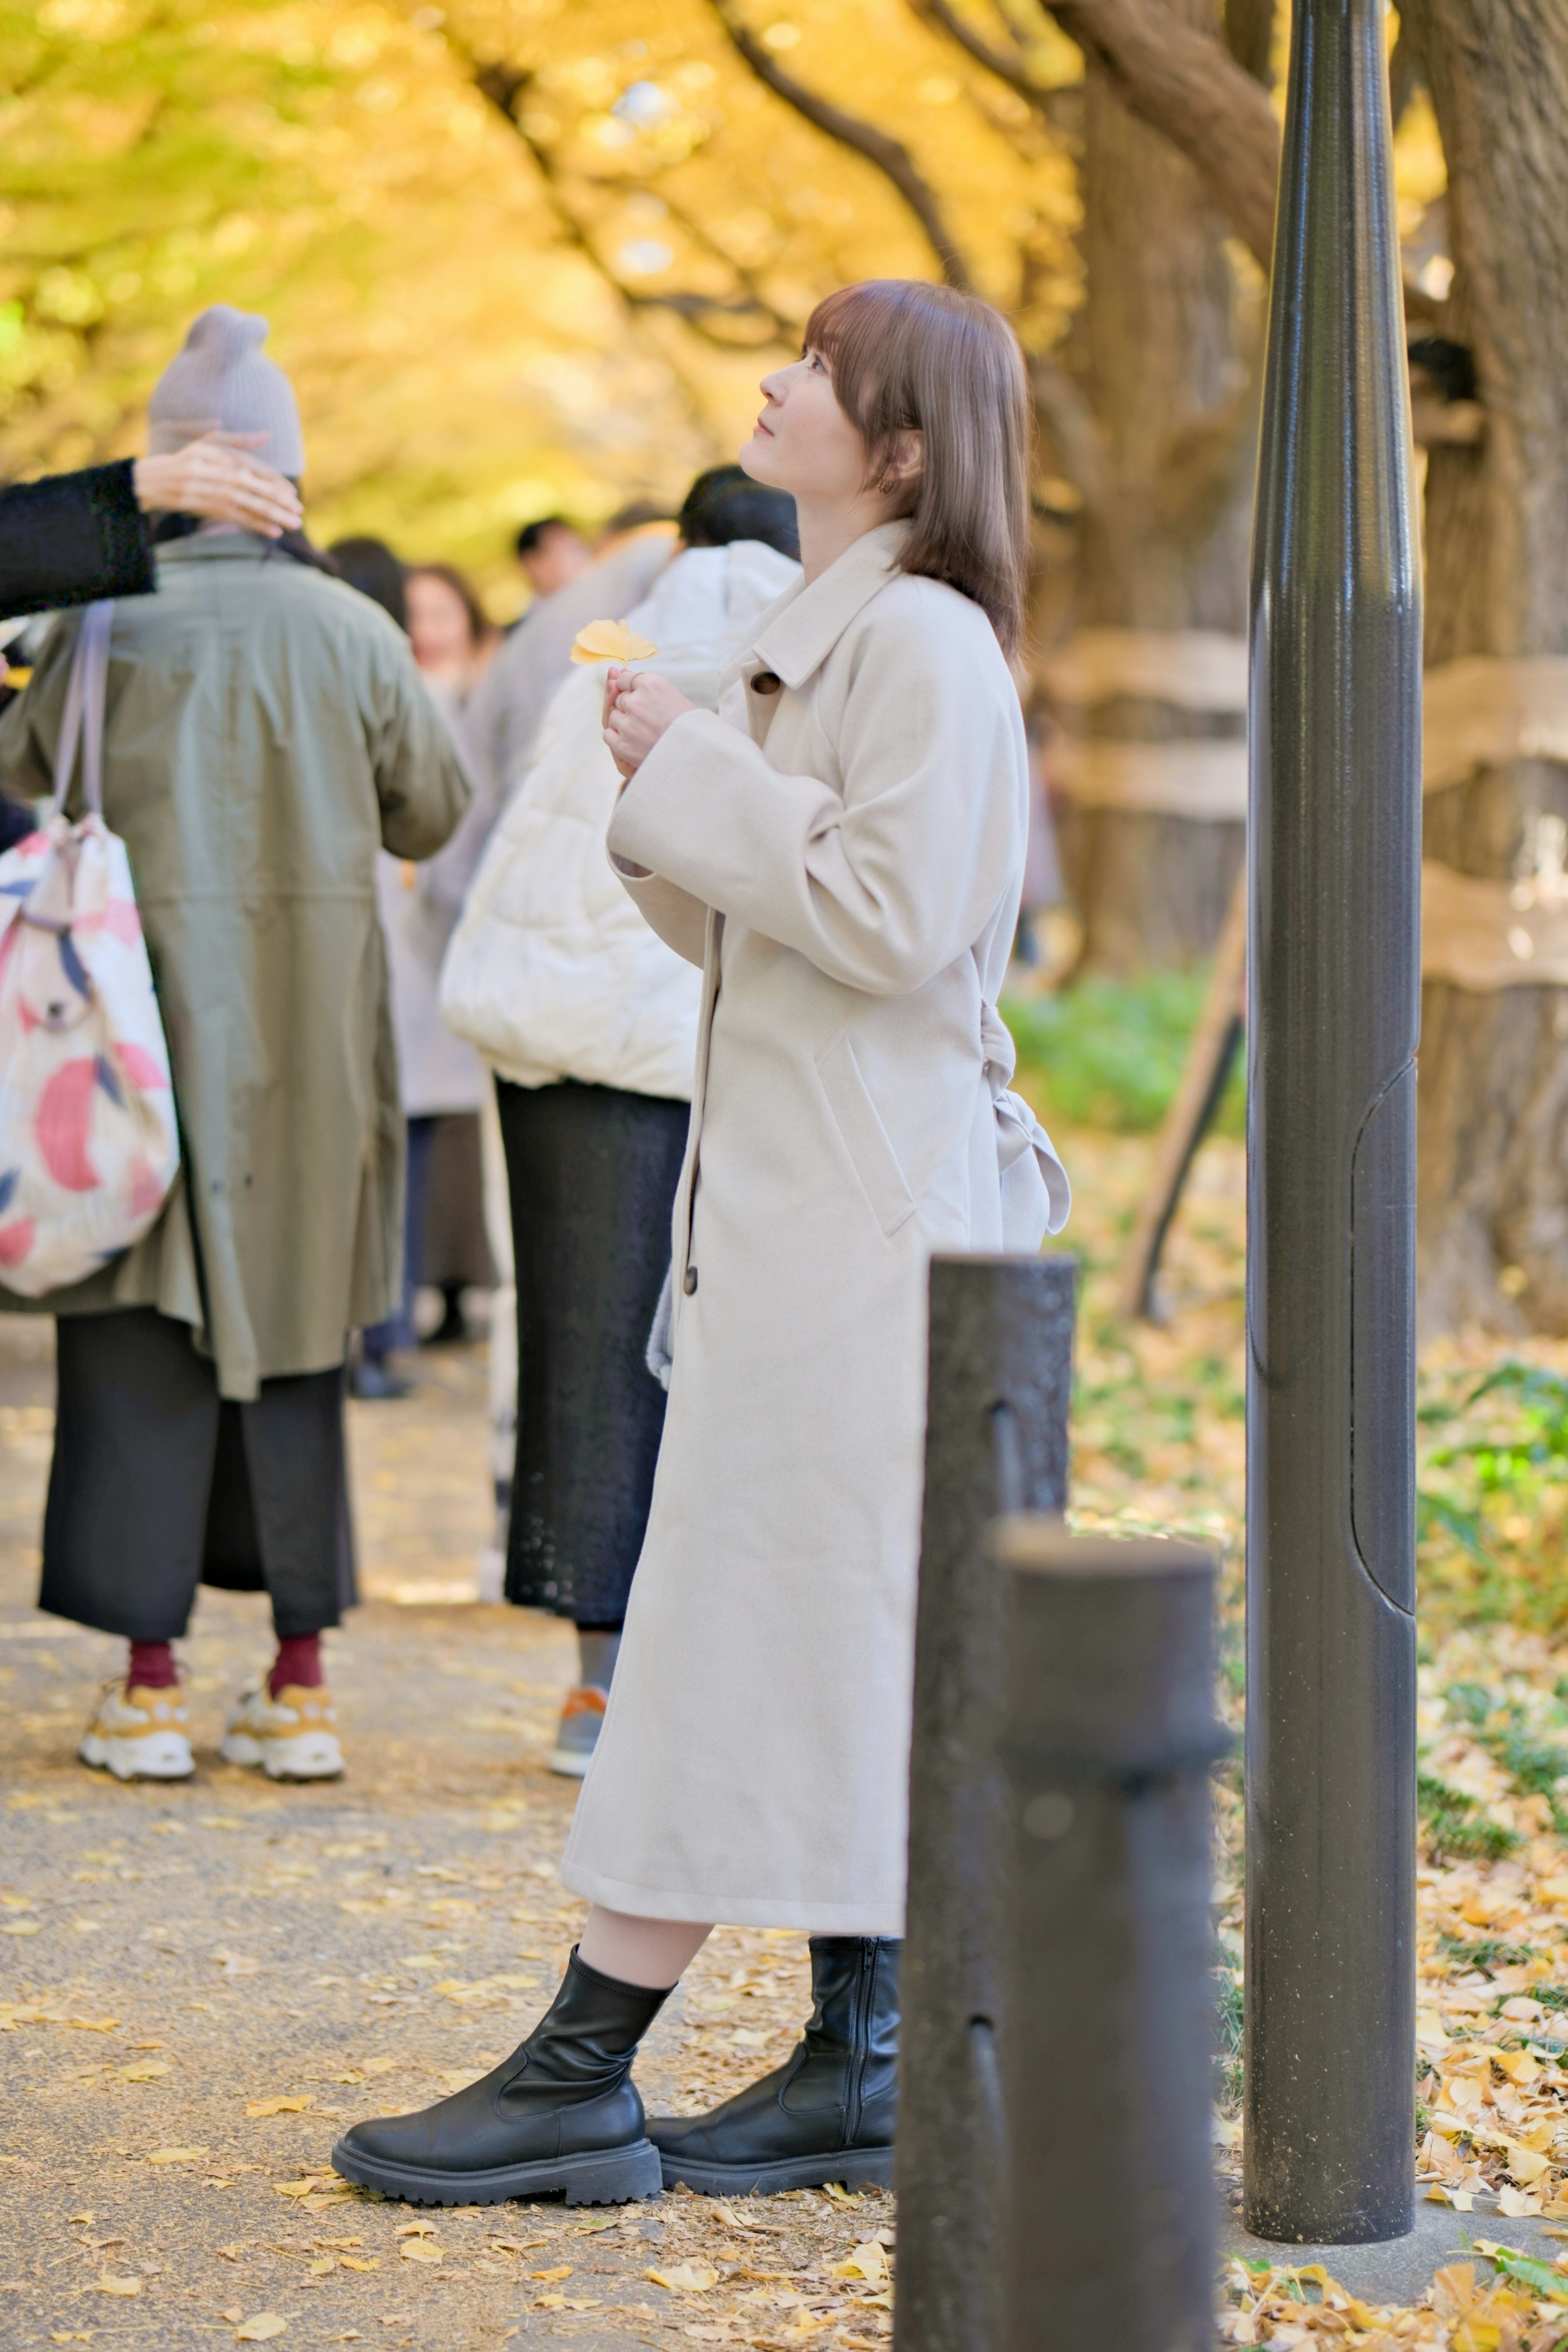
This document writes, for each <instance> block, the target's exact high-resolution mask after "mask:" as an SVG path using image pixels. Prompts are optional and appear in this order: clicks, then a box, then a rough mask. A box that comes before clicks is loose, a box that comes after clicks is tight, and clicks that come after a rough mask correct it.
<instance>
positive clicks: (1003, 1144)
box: [980, 999, 1072, 1249]
mask: <svg viewBox="0 0 1568 2352" xmlns="http://www.w3.org/2000/svg"><path fill="white" fill-rule="evenodd" d="M980 1053H981V1055H982V1057H983V1061H984V1066H985V1077H986V1084H987V1085H988V1087H990V1090H991V1103H992V1106H993V1108H994V1109H995V1111H996V1115H997V1167H998V1171H999V1173H1000V1176H1001V1181H1002V1240H1003V1244H1004V1246H1005V1247H1007V1248H1009V1249H1038V1248H1039V1247H1040V1242H1041V1241H1042V1240H1043V1238H1044V1235H1045V1234H1059V1233H1060V1232H1061V1228H1062V1226H1063V1225H1064V1224H1065V1223H1067V1216H1068V1212H1069V1210H1070V1209H1071V1206H1072V1187H1071V1184H1070V1183H1069V1182H1068V1181H1067V1171H1066V1169H1065V1168H1064V1167H1063V1166H1062V1164H1061V1160H1059V1159H1058V1158H1057V1155H1056V1147H1055V1145H1054V1144H1053V1143H1052V1142H1051V1138H1050V1136H1049V1135H1047V1133H1046V1131H1045V1129H1044V1128H1043V1127H1041V1125H1040V1121H1039V1119H1038V1118H1036V1117H1035V1115H1034V1113H1033V1111H1032V1110H1030V1107H1029V1105H1028V1103H1026V1102H1025V1100H1024V1098H1023V1097H1022V1096H1021V1095H1016V1094H1014V1093H1013V1091H1012V1089H1011V1087H1009V1083H1008V1081H1009V1079H1010V1078H1011V1076H1012V1074H1013V1072H1014V1070H1015V1069H1016V1068H1017V1066H1018V1050H1017V1048H1016V1047H1015V1045H1014V1044H1013V1041H1012V1037H1011V1035H1010V1034H1009V1030H1008V1026H1007V1024H1006V1022H1005V1021H1004V1020H1003V1019H1002V1016H1001V1014H1000V1013H998V1011H997V1008H996V1006H995V1005H994V1004H988V1003H986V1002H985V1001H984V1000H983V999H982V1001H981V1004H980ZM1042 1209H1043V1211H1044V1215H1043V1218H1042V1216H1041V1213H1040V1212H1041V1210H1042Z"/></svg>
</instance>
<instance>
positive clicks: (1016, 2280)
mask: <svg viewBox="0 0 1568 2352" xmlns="http://www.w3.org/2000/svg"><path fill="white" fill-rule="evenodd" d="M995 1551H996V1559H997V1562H998V1573H999V1575H1000V1578H1001V1580H1003V1582H1004V1583H1005V1584H1006V1585H1007V1586H1008V1587H1009V1588H1010V1592H1009V1599H1010V1604H1011V1605H1010V1608H1009V1612H1008V1613H1009V1625H1010V1633H1009V1644H1008V1651H1009V1655H1008V1685H1009V1705H1008V1715H1007V1725H1006V1729H1005V1732H1004V1736H1003V1745H1002V1757H1003V1761H1004V1764H1005V1767H1006V1771H1007V1792H1008V1796H1009V1800H1010V1804H1009V1812H1010V1816H1011V1822H1012V1825H1013V1837H1014V1841H1015V1843H1014V1863H1013V1881H1014V1899H1013V1916H1012V1919H1011V1921H1010V1923H1009V1937H1008V1954H1009V1981H1008V1985H1007V2006H1006V2015H1005V2021H1004V2024H1003V2028H1002V2033H1001V2038H1000V2044H999V2056H1000V2060H1001V2077H1002V2081H1003V2084H1005V2087H1006V2113H1007V2121H1008V2145H1009V2153H1010V2159H1011V2160H1010V2163H1009V2187H1010V2210H1009V2231H1008V2235H1009V2249H1010V2252H1009V2261H1008V2263H1007V2265H1006V2272H1007V2279H1008V2292H1009V2326H1008V2331H1007V2335H1006V2337H1005V2339H1004V2340H1005V2342H1006V2345H1007V2347H1008V2352H1087V2347H1091V2346H1101V2345H1103V2346H1107V2347H1108V2346H1111V2345H1114V2347H1116V2352H1207V2347H1209V2346H1210V2345H1211V2344H1212V2343H1213V2341H1214V2210H1213V2209H1214V2179H1213V2161H1212V2151H1211V2147H1210V2142H1209V2111H1210V2102H1211V2100H1212V2097H1213V2071H1212V2069H1213V2000H1214V1991H1213V1979H1212V1977H1211V1975H1210V1969H1209V1940H1210V1931H1209V1916H1208V1897H1209V1824H1210V1817H1211V1808H1210V1801H1209V1790H1208V1769H1209V1766H1210V1765H1211V1764H1212V1763H1213V1762H1214V1760H1215V1759H1216V1757H1217V1756H1218V1755H1221V1754H1222V1753H1223V1752H1224V1750H1225V1749H1226V1748H1228V1746H1229V1740H1228V1736H1227V1735H1226V1734H1225V1733H1224V1731H1223V1730H1222V1728H1221V1727H1220V1726H1219V1725H1218V1724H1217V1723H1216V1721H1215V1719H1214V1563H1213V1560H1212V1559H1210V1557H1209V1555H1208V1554H1207V1552H1205V1551H1199V1550H1197V1549H1193V1548H1192V1547H1191V1546H1189V1545H1186V1544H1176V1543H1160V1542H1152V1541H1143V1542H1137V1543H1117V1542H1114V1541H1112V1540H1110V1539H1107V1538H1098V1537H1096V1538H1089V1537H1081V1536H1070V1535H1068V1534H1066V1533H1065V1532H1064V1531H1063V1529H1062V1527H1061V1521H1060V1520H1052V1519H1041V1518H1013V1519H1005V1520H1003V1521H1002V1522H1001V1524H1000V1525H999V1527H998V1529H997V1531H996V1536H995ZM904 2234H905V2230H904V2222H903V2218H902V2216H901V2219H900V2230H899V2237H900V2241H901V2242H902V2241H903V2240H904ZM902 2291H903V2289H902V2285H901V2288H900V2292H901V2293H902Z"/></svg>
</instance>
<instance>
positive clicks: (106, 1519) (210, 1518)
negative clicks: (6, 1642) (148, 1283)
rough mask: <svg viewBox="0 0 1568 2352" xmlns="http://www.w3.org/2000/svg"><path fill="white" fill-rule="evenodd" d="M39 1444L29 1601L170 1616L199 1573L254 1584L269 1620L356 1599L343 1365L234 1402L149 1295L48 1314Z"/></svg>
mask: <svg viewBox="0 0 1568 2352" xmlns="http://www.w3.org/2000/svg"><path fill="white" fill-rule="evenodd" d="M55 1329H56V1365H57V1407H56V1417H55V1455H54V1462H53V1464H52V1465H51V1467H50V1471H49V1495H48V1501H47V1505H46V1507H45V1512H44V1573H43V1584H42V1589H41V1591H39V1594H38V1605H39V1607H40V1608H42V1609H47V1610H50V1611H52V1612H53V1613H54V1614H55V1615H56V1616H57V1617H69V1618H72V1619H74V1620H75V1622H76V1623H78V1625H92V1626H96V1627H97V1628H98V1630H99V1632H100V1633H123V1634H124V1635H126V1637H127V1638H128V1639H129V1640H131V1641H134V1642H170V1641H173V1640H174V1639H175V1638H176V1637H177V1636H178V1635H180V1634H182V1633H183V1632H184V1631H185V1627H186V1623H187V1622H188V1620H189V1618H190V1614H191V1607H192V1603H193V1601H194V1600H195V1597H196V1587H197V1584H198V1583H204V1584H215V1585H223V1586H225V1587H226V1588H227V1589H228V1590H229V1591H236V1592H260V1591H266V1592H267V1593H269V1594H270V1595H271V1598H272V1615H273V1622H274V1624H275V1626H276V1628H277V1633H278V1635H279V1637H280V1638H287V1636H288V1635H289V1634H293V1633H319V1632H320V1631H321V1630H322V1628H323V1627H324V1626H327V1625H336V1624H337V1622H339V1616H340V1611H341V1610H342V1609H343V1608H345V1607H350V1606H351V1605H352V1603H353V1601H354V1597H355V1596H354V1563H353V1538H352V1531H351V1527H350V1517H349V1482H348V1469H347V1464H346V1461H345V1457H344V1449H343V1373H342V1368H341V1366H340V1367H338V1368H337V1369H336V1370H332V1371H326V1372H304V1373H300V1374H298V1376H296V1377H294V1378H290V1379H286V1380H274V1381H262V1383H261V1393H260V1395H259V1396H258V1397H257V1398H256V1400H255V1401H254V1402H251V1403H246V1404H237V1403H235V1402H233V1401H232V1400H231V1399H228V1398H221V1397H220V1396H219V1394H218V1384H217V1374H216V1372H215V1370H214V1367H213V1365H212V1364H211V1363H210V1362H209V1361H208V1360H207V1359H206V1358H205V1357H204V1356H199V1355H198V1354H197V1353H196V1350H195V1348H194V1346H193V1343H192V1339H191V1334H190V1330H189V1328H188V1327H187V1326H186V1325H185V1324H183V1323H177V1322H174V1321H173V1320H172V1319H171V1318H169V1317H168V1316H165V1315H160V1314H159V1313H158V1312H157V1310H156V1309H155V1308H153V1307H125V1308H121V1309H120V1310H118V1311H116V1312H113V1313H110V1314H107V1315H62V1316H61V1317H60V1318H58V1320H57V1323H56V1326H55Z"/></svg>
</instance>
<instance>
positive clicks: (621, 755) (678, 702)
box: [604, 666, 697, 776]
mask: <svg viewBox="0 0 1568 2352" xmlns="http://www.w3.org/2000/svg"><path fill="white" fill-rule="evenodd" d="M696 707H697V706H696V704H695V702H688V701H687V699H686V698H685V695H684V694H682V693H681V692H680V690H679V689H678V688H676V687H673V686H672V685H671V684H670V682H669V680H668V678H664V677H656V676H655V675H654V673H653V671H652V670H647V669H638V670H629V669H622V668H620V667H618V666H616V667H612V669H611V672H610V677H609V682H608V684H607V685H606V688H605V690H604V740H605V741H606V742H607V743H608V744H609V746H610V756H611V758H612V760H613V761H614V762H615V764H616V766H617V767H618V768H619V769H620V771H621V773H622V775H623V776H634V775H635V774H636V772H637V771H638V769H639V768H640V767H641V766H642V764H643V761H644V760H645V759H646V758H647V756H648V754H649V752H650V751H652V750H653V746H654V744H655V743H656V742H657V741H658V740H659V738H660V736H661V735H663V734H664V731H665V730H666V729H667V728H670V727H673V726H674V723H675V721H676V719H679V718H681V717H682V716H683V715H684V714H685V712H686V711H688V710H695V709H696Z"/></svg>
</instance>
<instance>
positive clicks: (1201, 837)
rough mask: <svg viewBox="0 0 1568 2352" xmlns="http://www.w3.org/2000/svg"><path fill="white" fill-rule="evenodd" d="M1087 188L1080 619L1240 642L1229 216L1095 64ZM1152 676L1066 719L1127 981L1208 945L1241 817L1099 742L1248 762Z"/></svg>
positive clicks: (1246, 419)
mask: <svg viewBox="0 0 1568 2352" xmlns="http://www.w3.org/2000/svg"><path fill="white" fill-rule="evenodd" d="M1180 13H1181V14H1182V15H1183V16H1186V17H1187V18H1188V19H1189V20H1190V21H1191V22H1192V23H1194V24H1195V25H1196V24H1201V25H1204V26H1207V25H1208V23H1209V19H1210V16H1211V15H1212V11H1211V10H1209V9H1207V8H1206V7H1205V6H1204V5H1203V0H1180ZM1082 191H1083V247H1084V261H1085V270H1086V278H1087V289H1088V290H1087V298H1086V301H1085V306H1084V310H1083V311H1082V314H1081V319H1080V322H1079V325H1078V328H1077V331H1076V334H1075V340H1074V348H1073V351H1072V353H1071V358H1072V360H1073V362H1074V363H1075V367H1076V371H1077V373H1079V376H1080V380H1081V383H1082V391H1083V394H1084V397H1085V400H1086V402H1087V404H1088V406H1089V408H1090V409H1091V411H1092V414H1093V416H1094V418H1095V421H1096V425H1097V426H1098V429H1099V436H1100V446H1101V466H1100V468H1099V474H1100V478H1099V481H1098V483H1097V484H1095V485H1094V486H1093V487H1092V488H1091V491H1090V495H1089V496H1088V498H1087V500H1086V504H1085V508H1084V512H1083V516H1082V526H1081V532H1080V543H1079V553H1078V567H1077V584H1078V595H1077V601H1076V612H1075V617H1076V620H1077V624H1078V626H1079V628H1080V629H1081V630H1104V629H1112V630H1116V631H1137V632H1140V633H1143V634H1144V635H1145V636H1147V635H1151V634H1152V635H1164V634H1165V633H1169V632H1187V631H1195V630H1202V631H1206V632H1218V633H1219V634H1220V635H1222V636H1225V637H1229V638H1234V639H1240V638H1241V637H1242V635H1243V634H1244V631H1245V626H1246V598H1247V545H1248V535H1249V525H1250V508H1251V490H1252V478H1251V473H1252V469H1251V463H1250V460H1251V452H1252V439H1253V422H1254V415H1253V407H1252V402H1251V398H1250V394H1249V389H1248V384H1249V374H1250V372H1251V371H1250V365H1249V362H1250V358H1251V353H1250V352H1244V351H1243V349H1242V325H1241V321H1240V320H1239V315H1238V312H1239V304H1238V298H1237V287H1236V283H1235V278H1234V273H1233V269H1232V266H1231V263H1230V261H1229V259H1228V256H1227V254H1226V251H1225V245H1224V239H1225V233H1226V232H1225V223H1224V221H1223V220H1222V219H1221V218H1220V216H1219V215H1218V213H1217V212H1216V211H1215V210H1214V208H1213V206H1212V205H1211V204H1210V203H1209V202H1208V200H1207V197H1206V195H1205V193H1204V190H1203V186H1202V184H1201V183H1200V181H1199V178H1198V175H1197V172H1196V171H1195V170H1194V168H1193V166H1192V165H1191V164H1190V163H1187V162H1186V160H1185V159H1184V157H1182V156H1181V155H1179V154H1178V153H1177V152H1176V149H1175V148H1174V147H1172V146H1171V145H1170V144H1169V143H1168V142H1166V140H1165V139H1163V138H1161V136H1160V135H1159V133H1158V132H1157V131H1152V130H1150V129H1148V128H1147V127H1145V124H1143V123H1141V122H1139V121H1135V120H1134V118H1133V116H1132V115H1130V114H1129V113H1128V112H1127V110H1126V109H1125V108H1124V106H1123V105H1122V103H1121V101H1120V100H1118V99H1117V98H1116V97H1115V96H1114V95H1113V90H1112V88H1111V85H1110V83H1109V81H1108V79H1107V78H1106V76H1105V74H1104V73H1103V71H1102V70H1101V68H1099V67H1098V66H1096V65H1095V64H1094V63H1093V62H1092V61H1090V62H1089V64H1088V66H1087V69H1086V88H1085V96H1084V139H1083V167H1082ZM1173 651H1174V652H1175V653H1176V657H1177V658H1178V659H1179V658H1180V652H1181V649H1180V648H1179V647H1178V648H1174V649H1173ZM1147 683H1148V682H1147V681H1145V680H1140V678H1139V677H1138V675H1137V666H1136V665H1135V664H1134V666H1133V667H1131V668H1130V669H1129V670H1128V672H1127V676H1126V689H1127V690H1122V691H1106V690H1105V689H1106V688H1107V687H1109V686H1111V685H1112V684H1113V680H1112V679H1110V678H1107V677H1104V676H1102V678H1101V688H1100V698H1098V699H1095V700H1093V701H1092V702H1091V703H1090V705H1089V707H1088V708H1087V709H1085V710H1081V711H1079V712H1078V713H1076V714H1073V713H1071V712H1069V713H1067V714H1065V715H1066V717H1067V721H1068V728H1069V737H1070V740H1069V742H1068V743H1067V745H1066V746H1065V747H1064V749H1065V757H1064V759H1063V761H1061V769H1062V782H1063V790H1064V802H1063V807H1062V811H1061V852H1062V862H1063V866H1064V869H1065V871H1066V874H1067V877H1068V881H1069V885H1070V887H1071V891H1072V894H1073V897H1074V899H1075V901H1076V903H1077V907H1078V910H1079V913H1080V915H1081V916H1082V920H1083V924H1084V942H1083V951H1082V969H1086V970H1093V971H1102V972H1113V973H1130V972H1135V971H1142V970H1144V969H1145V968H1147V967H1149V966H1151V965H1162V964H1181V963H1186V962H1189V961H1192V960H1193V959H1195V958H1197V957H1198V956H1201V955H1205V954H1207V952H1209V951H1210V950H1212V948H1213V946H1214V943H1215V940H1216V939H1217V938H1218V932H1219V929H1220V925H1221V923H1222V922H1223V920H1224V916H1225V910H1226V907H1227V905H1228V901H1229V897H1230V891H1231V886H1232V882H1233V880H1234V877H1235V874H1236V870H1237V867H1238V866H1239V862H1240V856H1241V845H1242V825H1241V823H1240V822H1239V815H1238V816H1236V817H1231V818H1227V819H1222V820H1218V821H1217V820H1215V819H1212V818H1197V817H1193V816H1190V815H1185V814H1176V813H1173V812H1172V810H1171V809H1170V806H1169V799H1170V798H1171V797H1175V798H1177V799H1179V798H1180V797H1181V787H1180V779H1179V777H1178V778H1177V779H1176V782H1175V783H1174V784H1173V787H1172V791H1171V793H1170V794H1169V795H1167V797H1166V804H1165V805H1164V807H1163V808H1162V806H1161V805H1160V801H1161V793H1160V790H1159V789H1158V777H1159V773H1160V768H1161V763H1160V761H1159V760H1158V755H1157V754H1156V755H1155V760H1154V762H1153V764H1152V767H1151V762H1150V761H1149V760H1148V758H1147V757H1146V756H1145V755H1143V754H1139V755H1134V757H1133V758H1132V760H1131V761H1128V760H1127V759H1126V756H1125V755H1123V761H1122V762H1121V763H1120V764H1122V765H1124V766H1127V767H1130V768H1131V770H1132V771H1133V772H1134V775H1136V776H1141V777H1142V778H1143V782H1141V783H1140V782H1134V784H1133V785H1132V786H1131V788H1128V787H1127V786H1126V785H1122V786H1120V787H1118V786H1116V785H1114V783H1113V782H1107V778H1108V776H1109V777H1110V778H1112V779H1113V777H1114V775H1115V773H1116V772H1117V769H1118V765H1119V762H1118V758H1117V755H1115V754H1111V755H1109V758H1107V755H1106V754H1105V753H1103V752H1099V751H1096V746H1098V745H1104V744H1109V743H1123V744H1128V743H1130V744H1139V745H1150V746H1153V745H1159V744H1179V743H1182V742H1184V741H1186V742H1190V741H1192V740H1194V739H1196V740H1200V741H1203V740H1223V741H1228V743H1229V744H1230V746H1231V747H1232V748H1231V751H1230V753H1229V760H1228V773H1230V774H1233V775H1235V776H1236V777H1237V778H1238V779H1239V778H1240V777H1241V775H1242V774H1243V773H1244V771H1243V770H1242V769H1241V767H1240V764H1239V752H1238V751H1237V750H1236V748H1235V747H1236V746H1237V745H1238V744H1239V742H1240V740H1241V739H1242V738H1243V736H1244V731H1245V718H1244V713H1243V710H1242V709H1240V708H1239V707H1236V705H1235V699H1234V698H1231V702H1232V707H1230V708H1228V709H1213V708H1208V709H1205V708H1203V707H1201V698H1198V701H1199V707H1197V708H1195V707H1192V702H1193V698H1192V697H1190V696H1189V697H1184V698H1182V700H1179V701H1178V700H1172V699H1169V698H1166V697H1165V696H1162V695H1160V694H1158V693H1155V692H1150V691H1148V690H1147ZM1224 699H1225V698H1221V700H1222V701H1223V700H1224ZM1184 705H1185V707H1184ZM1075 734H1076V735H1077V736H1078V737H1079V738H1080V739H1081V740H1079V741H1077V742H1074V741H1073V740H1071V738H1072V736H1073V735H1075ZM1181 757H1182V755H1181V754H1180V753H1177V754H1176V761H1177V762H1179V761H1180V760H1181ZM1151 773H1152V774H1153V776H1154V778H1155V785H1156V789H1155V791H1154V792H1153V793H1150V792H1149V791H1148V790H1147V789H1146V787H1147V784H1148V782H1149V778H1150V775H1151ZM1118 801H1120V803H1121V804H1117V803H1118ZM1140 801H1142V802H1143V803H1144V804H1143V805H1138V803H1139V802H1140ZM1151 801H1152V802H1153V803H1154V804H1153V805H1150V804H1149V803H1150V802H1151ZM1129 803H1132V804H1129Z"/></svg>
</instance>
